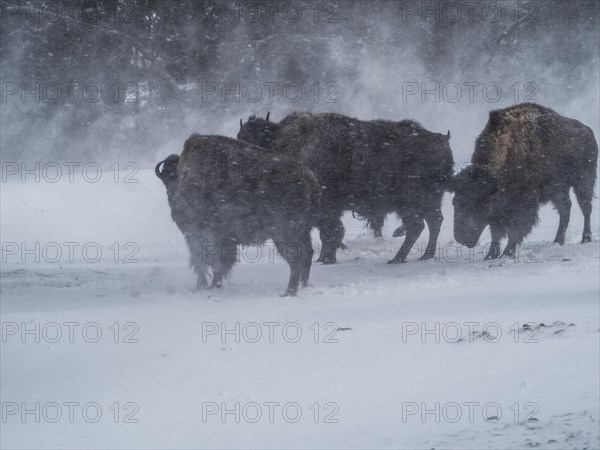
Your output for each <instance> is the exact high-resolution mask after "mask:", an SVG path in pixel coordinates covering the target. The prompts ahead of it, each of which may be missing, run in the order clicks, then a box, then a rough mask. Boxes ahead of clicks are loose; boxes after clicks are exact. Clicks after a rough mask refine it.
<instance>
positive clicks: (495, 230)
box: [484, 225, 506, 260]
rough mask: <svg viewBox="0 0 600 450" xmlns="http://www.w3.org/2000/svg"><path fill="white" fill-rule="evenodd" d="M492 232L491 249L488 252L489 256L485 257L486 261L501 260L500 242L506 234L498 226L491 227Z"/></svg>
mask: <svg viewBox="0 0 600 450" xmlns="http://www.w3.org/2000/svg"><path fill="white" fill-rule="evenodd" d="M490 230H491V232H492V243H491V244H490V249H489V250H488V253H487V255H485V258H484V259H486V260H488V259H498V258H500V241H501V240H502V238H503V237H504V235H505V234H506V233H505V232H504V231H503V230H502V229H501V228H500V227H498V226H497V225H490Z"/></svg>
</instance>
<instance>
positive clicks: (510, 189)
mask: <svg viewBox="0 0 600 450" xmlns="http://www.w3.org/2000/svg"><path fill="white" fill-rule="evenodd" d="M597 160H598V145H597V143H596V140H595V139H594V133H593V132H592V130H591V129H590V128H588V127H587V126H585V125H583V124H582V123H580V122H578V121H577V120H573V119H569V118H566V117H563V116H561V115H559V114H557V113H556V112H555V111H553V110H551V109H549V108H545V107H543V106H539V105H536V104H531V103H523V104H519V105H514V106H511V107H509V108H506V109H500V110H497V111H492V112H490V116H489V119H488V122H487V125H486V126H485V128H484V130H483V131H482V132H481V134H480V135H479V137H478V138H477V141H476V143H475V152H474V153H473V156H472V158H471V166H469V167H467V168H466V169H464V170H462V171H461V172H460V173H459V175H458V176H457V178H456V180H455V183H454V187H455V196H454V237H455V239H456V241H457V242H459V243H460V244H463V245H466V246H468V247H473V246H474V245H475V244H476V243H477V241H478V239H479V237H480V236H481V233H482V232H483V230H484V228H485V227H486V225H488V224H489V225H490V229H491V232H492V243H491V246H490V249H489V252H488V254H487V256H486V259H491V258H498V257H499V256H500V240H501V239H502V238H503V237H505V236H506V235H508V243H507V246H506V249H505V250H504V252H503V255H504V256H512V255H514V254H515V250H516V246H517V245H518V244H520V243H521V242H522V241H523V239H524V238H525V236H526V235H527V234H529V232H530V231H531V230H532V228H533V226H534V225H535V223H536V221H537V218H538V210H539V207H540V205H541V204H543V203H546V202H548V201H551V202H552V203H553V204H554V206H555V207H556V209H557V211H558V214H559V216H560V223H559V226H558V231H557V232H556V238H555V240H554V242H557V243H559V244H561V245H562V244H564V242H565V232H566V230H567V225H568V223H569V215H570V210H571V200H570V198H569V190H570V189H571V187H572V188H573V190H574V191H575V195H576V196H577V201H578V202H579V206H580V207H581V210H582V211H583V216H584V226H583V238H582V243H583V242H590V241H591V238H592V232H591V227H590V215H591V212H592V195H593V189H594V183H595V181H596V165H597Z"/></svg>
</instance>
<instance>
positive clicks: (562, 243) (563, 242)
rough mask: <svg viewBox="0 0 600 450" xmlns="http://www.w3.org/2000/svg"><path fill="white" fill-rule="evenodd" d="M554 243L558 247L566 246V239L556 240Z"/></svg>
mask: <svg viewBox="0 0 600 450" xmlns="http://www.w3.org/2000/svg"><path fill="white" fill-rule="evenodd" d="M554 243H555V244H558V245H565V240H564V239H554Z"/></svg>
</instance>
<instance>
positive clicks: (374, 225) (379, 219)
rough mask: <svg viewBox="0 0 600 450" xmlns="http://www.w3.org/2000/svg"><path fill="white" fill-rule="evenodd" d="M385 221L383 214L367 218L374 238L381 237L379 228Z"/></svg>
mask: <svg viewBox="0 0 600 450" xmlns="http://www.w3.org/2000/svg"><path fill="white" fill-rule="evenodd" d="M384 222H385V216H383V215H382V216H375V217H371V218H369V225H370V227H371V229H372V230H373V236H374V237H375V238H376V239H383V233H382V232H381V229H382V228H383V224H384Z"/></svg>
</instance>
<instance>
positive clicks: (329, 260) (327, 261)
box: [321, 258, 337, 266]
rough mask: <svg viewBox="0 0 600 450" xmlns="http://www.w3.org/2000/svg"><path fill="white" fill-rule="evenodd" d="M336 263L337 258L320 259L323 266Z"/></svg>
mask: <svg viewBox="0 0 600 450" xmlns="http://www.w3.org/2000/svg"><path fill="white" fill-rule="evenodd" d="M336 263H337V259H335V258H333V259H325V260H323V261H321V264H323V265H324V266H327V265H331V264H336Z"/></svg>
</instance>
